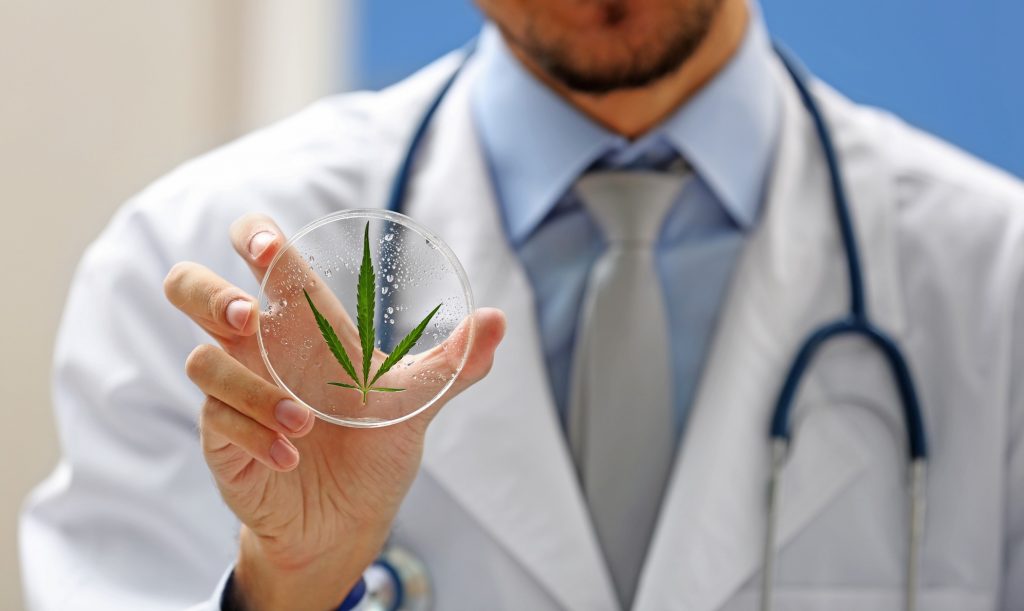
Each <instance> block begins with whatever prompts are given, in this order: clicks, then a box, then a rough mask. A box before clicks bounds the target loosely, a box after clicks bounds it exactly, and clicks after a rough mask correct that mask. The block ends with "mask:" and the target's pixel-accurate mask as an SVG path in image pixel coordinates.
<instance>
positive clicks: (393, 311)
mask: <svg viewBox="0 0 1024 611" xmlns="http://www.w3.org/2000/svg"><path fill="white" fill-rule="evenodd" d="M394 313H395V308H392V307H390V306H389V307H388V314H394Z"/></svg>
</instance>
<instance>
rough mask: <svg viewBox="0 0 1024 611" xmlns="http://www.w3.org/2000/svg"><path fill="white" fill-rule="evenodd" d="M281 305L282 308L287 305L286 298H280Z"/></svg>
mask: <svg viewBox="0 0 1024 611" xmlns="http://www.w3.org/2000/svg"><path fill="white" fill-rule="evenodd" d="M281 307H282V308H287V307H288V300H287V299H282V300H281Z"/></svg>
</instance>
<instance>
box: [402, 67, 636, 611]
mask: <svg viewBox="0 0 1024 611" xmlns="http://www.w3.org/2000/svg"><path fill="white" fill-rule="evenodd" d="M467 70H468V72H467V73H466V74H465V75H464V76H463V77H462V78H460V79H459V81H457V83H456V85H455V86H454V88H453V89H452V91H451V92H450V93H449V94H448V97H447V99H446V100H445V102H444V104H443V105H442V107H441V109H440V110H439V113H438V116H437V118H436V120H435V121H436V122H435V125H434V127H433V129H432V130H431V133H430V136H429V138H430V140H429V142H428V143H427V144H426V146H425V147H424V148H423V150H422V156H421V157H420V162H421V166H420V167H421V168H422V169H421V170H420V171H419V172H418V173H417V175H416V176H415V177H414V180H413V181H412V183H411V184H410V199H409V202H408V205H407V207H406V212H407V213H408V214H409V215H410V216H412V217H413V218H415V219H417V220H419V221H420V222H422V223H424V224H425V225H426V226H427V227H430V228H431V229H433V230H435V231H436V232H437V233H438V234H439V235H440V236H441V237H442V238H443V239H444V240H445V241H446V242H447V243H448V244H449V245H450V246H451V247H452V249H453V250H454V251H455V253H456V255H457V256H458V257H459V259H460V261H461V262H462V263H463V265H464V266H465V268H466V271H467V274H468V276H469V279H470V282H471V284H472V286H473V289H474V292H475V295H476V301H477V305H478V306H496V307H499V308H501V309H503V310H504V311H505V313H506V315H507V317H508V332H507V334H506V337H505V340H504V342H503V343H502V345H501V347H500V348H499V350H498V354H497V357H496V359H495V364H494V368H493V370H492V372H491V374H490V375H489V376H488V377H487V378H486V379H485V380H484V381H483V382H481V383H479V384H477V385H476V386H474V387H473V388H471V389H470V390H469V391H467V392H465V393H464V394H463V395H461V396H459V397H458V398H456V399H455V400H453V401H452V402H451V404H449V405H448V406H446V407H445V408H444V409H443V410H442V412H441V413H440V414H439V416H438V417H437V419H436V420H435V421H434V423H433V424H432V425H431V428H430V432H429V435H428V438H427V444H426V449H425V455H424V461H423V469H424V473H425V475H426V476H427V477H431V478H433V479H434V480H436V481H437V482H438V483H439V484H440V485H441V486H442V487H443V488H444V489H445V490H446V491H447V492H448V493H449V494H450V495H451V496H452V497H453V498H454V499H455V500H456V501H457V502H459V503H460V504H461V505H462V506H463V507H464V508H465V510H466V511H467V512H468V513H469V514H470V515H472V516H473V518H475V519H476V520H477V521H478V522H479V524H480V525H482V526H483V528H484V529H486V530H487V531H488V532H489V533H490V534H491V535H492V536H493V538H494V539H495V540H497V541H498V542H499V543H500V544H501V545H502V546H503V547H504V548H505V550H506V551H507V552H508V553H509V554H511V555H512V556H513V557H514V558H516V559H517V560H518V561H519V562H520V563H521V565H522V566H523V568H524V570H526V571H527V572H529V573H530V574H532V575H533V576H534V577H535V578H536V580H537V581H538V582H539V583H540V584H542V585H543V586H544V588H545V589H547V590H548V591H549V592H550V593H551V595H552V596H553V598H554V599H556V600H557V601H558V603H559V604H560V605H561V606H564V607H566V608H569V609H598V610H600V609H613V608H615V606H616V604H615V602H614V601H615V599H614V594H613V591H612V587H611V581H610V579H609V577H608V575H607V572H606V569H605V568H604V564H603V561H602V559H601V556H600V552H599V548H598V545H597V543H596V540H595V538H594V536H593V534H592V531H591V527H590V522H589V518H588V515H587V512H586V508H585V505H584V502H583V499H582V496H581V494H580V491H579V487H578V485H577V482H576V477H575V474H574V472H573V470H572V466H571V460H570V457H569V455H568V452H567V450H566V446H565V443H564V440H563V435H562V431H561V428H560V425H559V423H558V420H557V417H556V411H555V408H554V405H553V401H552V398H551V397H550V395H549V388H548V380H547V377H546V373H545V371H544V369H543V363H544V360H543V354H542V352H541V348H540V344H539V331H538V328H537V324H536V322H535V320H534V304H533V297H532V294H531V291H530V287H529V284H528V282H527V279H526V277H525V274H524V271H523V269H522V268H521V266H520V265H519V263H518V261H517V259H516V258H515V256H514V254H513V253H512V252H511V251H510V249H509V246H508V243H507V239H506V237H505V233H504V231H503V228H502V221H501V218H500V213H499V210H498V207H497V204H496V201H495V197H494V194H493V192H492V188H491V184H490V180H489V176H488V172H487V168H486V166H485V162H484V159H483V155H482V151H481V150H480V148H479V145H478V142H477V140H476V134H475V131H474V128H473V124H472V121H471V115H470V108H469V104H468V98H469V95H468V89H469V87H468V84H469V83H471V82H472V79H473V67H472V66H468V67H467ZM466 561H467V562H472V561H473V559H472V558H467V559H466Z"/></svg>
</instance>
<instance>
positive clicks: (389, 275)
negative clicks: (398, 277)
mask: <svg viewBox="0 0 1024 611" xmlns="http://www.w3.org/2000/svg"><path fill="white" fill-rule="evenodd" d="M385 278H387V281H388V282H394V281H395V277H394V276H393V275H391V274H388V275H387V276H385Z"/></svg>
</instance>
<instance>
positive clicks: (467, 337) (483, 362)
mask: <svg viewBox="0 0 1024 611" xmlns="http://www.w3.org/2000/svg"><path fill="white" fill-rule="evenodd" d="M504 336H505V313H504V312H502V311H501V310H499V309H497V308H479V309H477V310H476V311H475V312H473V315H472V316H467V317H466V319H465V320H463V321H462V323H461V324H460V325H459V326H458V327H457V328H456V329H455V331H453V332H452V334H451V335H450V336H449V337H448V339H446V340H445V341H444V342H443V343H442V344H439V345H438V346H436V347H434V348H433V349H432V350H431V354H430V355H428V356H427V359H425V362H427V363H429V362H430V360H432V359H445V360H449V362H448V366H449V367H451V368H452V369H456V368H457V367H458V363H457V362H451V360H454V359H460V358H461V356H462V355H463V354H466V355H467V356H466V363H465V365H464V366H463V367H462V371H461V372H460V373H459V377H458V378H457V379H456V380H455V383H454V384H452V387H451V388H450V389H448V392H447V393H446V394H445V396H444V397H443V398H442V400H440V401H438V402H437V403H435V404H434V405H433V406H431V407H430V409H428V410H427V411H426V412H425V413H424V414H423V415H422V416H425V417H417V418H413V419H412V420H411V422H419V423H421V425H422V426H423V427H424V428H425V426H426V425H427V424H429V423H430V421H431V420H433V419H434V416H436V415H437V413H438V411H440V410H441V408H442V407H443V406H444V405H445V404H446V403H448V401H450V400H451V399H453V398H454V397H455V396H457V395H458V394H459V393H461V392H462V391H464V390H466V389H467V388H469V387H470V386H472V385H473V384H476V383H477V382H479V381H480V380H482V379H483V378H484V377H485V376H487V374H488V373H489V372H490V371H491V366H492V365H493V364H494V353H495V351H497V349H498V344H500V343H501V340H502V338H503V337H504ZM467 341H468V342H469V346H468V348H467V347H466V342H467Z"/></svg>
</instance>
